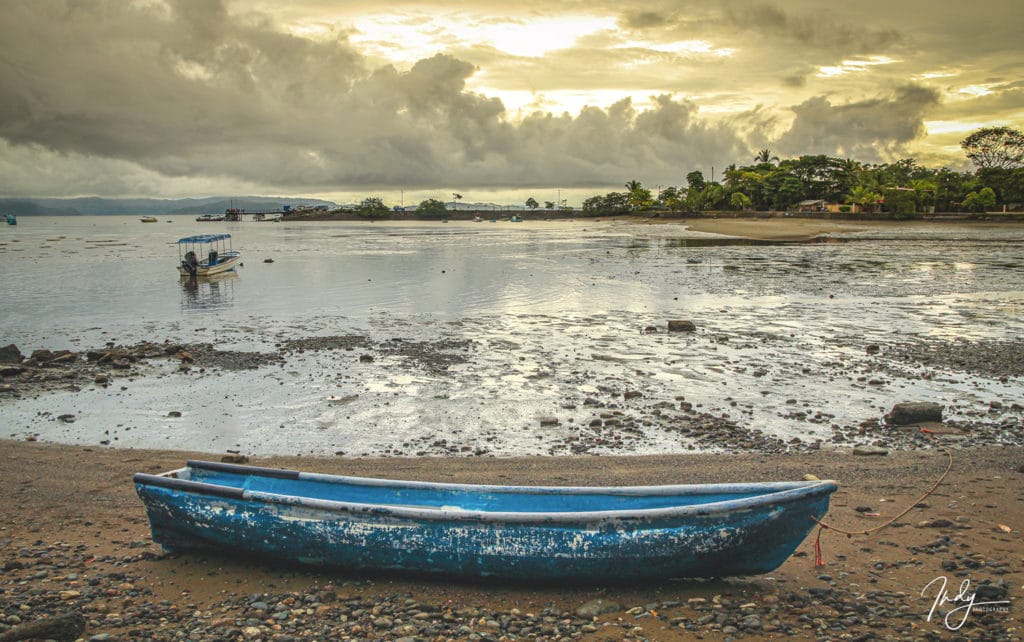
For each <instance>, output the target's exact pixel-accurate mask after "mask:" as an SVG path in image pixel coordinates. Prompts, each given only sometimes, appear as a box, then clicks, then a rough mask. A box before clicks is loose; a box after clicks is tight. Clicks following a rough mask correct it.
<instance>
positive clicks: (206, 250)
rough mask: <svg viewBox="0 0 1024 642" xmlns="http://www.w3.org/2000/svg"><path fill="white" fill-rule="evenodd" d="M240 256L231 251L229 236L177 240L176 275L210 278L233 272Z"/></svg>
mask: <svg viewBox="0 0 1024 642" xmlns="http://www.w3.org/2000/svg"><path fill="white" fill-rule="evenodd" d="M241 261H242V255H241V253H240V252H238V251H236V250H234V249H232V247H231V235H230V234H199V235H198V236H186V237H185V238H183V239H178V274H180V275H181V276H186V277H197V276H212V275H214V274H221V273H223V272H229V271H231V270H234V269H235V268H236V267H238V266H239V265H240V264H241Z"/></svg>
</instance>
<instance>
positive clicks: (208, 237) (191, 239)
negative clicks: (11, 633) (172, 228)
mask: <svg viewBox="0 0 1024 642" xmlns="http://www.w3.org/2000/svg"><path fill="white" fill-rule="evenodd" d="M229 238H231V235H230V234H199V235H197V236H186V237H185V238H183V239H178V245H181V244H182V243H213V242H214V241H223V240H225V239H229Z"/></svg>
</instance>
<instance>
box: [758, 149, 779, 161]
mask: <svg viewBox="0 0 1024 642" xmlns="http://www.w3.org/2000/svg"><path fill="white" fill-rule="evenodd" d="M754 160H755V161H757V162H758V163H777V162H779V157H778V156H772V150H770V149H768V148H765V149H762V150H761V151H759V152H758V153H757V154H756V155H755V156H754Z"/></svg>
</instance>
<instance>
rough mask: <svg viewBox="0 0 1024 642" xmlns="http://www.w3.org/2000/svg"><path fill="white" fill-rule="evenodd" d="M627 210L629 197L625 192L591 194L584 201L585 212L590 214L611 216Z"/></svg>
mask: <svg viewBox="0 0 1024 642" xmlns="http://www.w3.org/2000/svg"><path fill="white" fill-rule="evenodd" d="M627 212H629V199H628V198H627V196H626V194H625V193H623V192H610V193H608V194H605V195H604V196H591V197H590V198H588V199H586V200H584V201H583V213H584V214H586V215H589V216H609V215H613V214H625V213H627Z"/></svg>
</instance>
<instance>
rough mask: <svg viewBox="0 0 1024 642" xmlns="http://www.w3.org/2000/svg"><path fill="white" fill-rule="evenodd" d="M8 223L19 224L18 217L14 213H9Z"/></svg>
mask: <svg viewBox="0 0 1024 642" xmlns="http://www.w3.org/2000/svg"><path fill="white" fill-rule="evenodd" d="M7 224H8V225H17V224H18V217H17V216H15V215H14V214H8V215H7Z"/></svg>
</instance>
